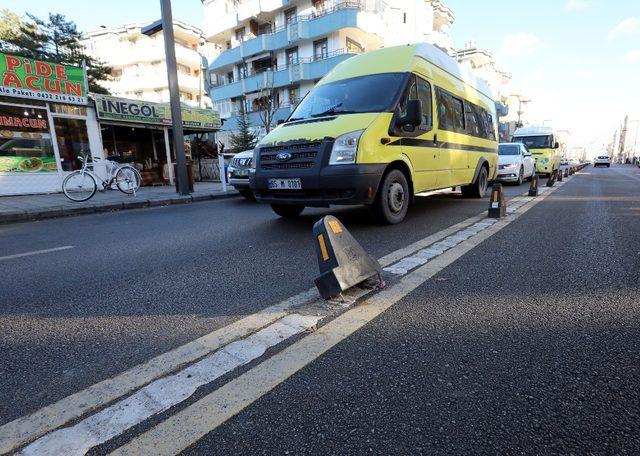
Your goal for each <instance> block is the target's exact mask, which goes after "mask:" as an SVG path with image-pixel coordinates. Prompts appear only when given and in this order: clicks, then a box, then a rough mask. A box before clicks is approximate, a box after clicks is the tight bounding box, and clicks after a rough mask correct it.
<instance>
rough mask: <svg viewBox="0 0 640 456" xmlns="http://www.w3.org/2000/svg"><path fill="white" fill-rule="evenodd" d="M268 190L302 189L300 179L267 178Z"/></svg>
mask: <svg viewBox="0 0 640 456" xmlns="http://www.w3.org/2000/svg"><path fill="white" fill-rule="evenodd" d="M269 189H270V190H302V182H301V181H300V179H269Z"/></svg>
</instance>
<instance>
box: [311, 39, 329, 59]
mask: <svg viewBox="0 0 640 456" xmlns="http://www.w3.org/2000/svg"><path fill="white" fill-rule="evenodd" d="M328 56H329V41H328V40H327V39H326V38H323V39H321V40H317V41H314V42H313V59H314V60H323V59H326V58H327V57H328Z"/></svg>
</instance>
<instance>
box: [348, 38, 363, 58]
mask: <svg viewBox="0 0 640 456" xmlns="http://www.w3.org/2000/svg"><path fill="white" fill-rule="evenodd" d="M347 52H348V53H349V54H362V53H363V52H364V48H363V47H362V46H360V43H358V42H357V41H355V40H352V39H351V38H349V37H347Z"/></svg>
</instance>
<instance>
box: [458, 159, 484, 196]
mask: <svg viewBox="0 0 640 456" xmlns="http://www.w3.org/2000/svg"><path fill="white" fill-rule="evenodd" d="M488 187H489V171H488V170H487V167H486V166H481V167H480V171H479V172H478V176H477V177H476V180H475V181H473V183H471V184H469V185H463V186H462V196H463V197H465V198H484V197H485V196H486V194H487V188H488Z"/></svg>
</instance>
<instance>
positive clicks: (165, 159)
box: [92, 94, 221, 185]
mask: <svg viewBox="0 0 640 456" xmlns="http://www.w3.org/2000/svg"><path fill="white" fill-rule="evenodd" d="M92 96H93V98H94V100H95V107H96V113H97V117H98V121H99V125H100V133H101V137H102V145H103V148H104V151H103V153H104V155H105V156H106V157H115V158H117V159H120V160H125V161H130V162H132V163H133V165H134V166H135V167H136V168H138V170H139V171H140V173H141V174H142V184H143V185H162V184H173V180H174V173H173V163H174V162H175V153H174V151H173V135H172V129H171V109H170V107H169V105H168V104H160V103H149V102H145V101H141V100H131V99H126V98H117V97H112V96H106V95H97V94H95V95H92ZM182 122H183V127H184V135H185V153H186V155H187V159H190V158H191V146H190V145H191V139H193V138H194V137H195V136H200V137H201V136H203V135H207V134H209V133H213V132H215V131H217V130H219V129H220V126H221V122H220V115H219V113H217V112H215V111H213V110H211V109H198V108H189V107H183V108H182Z"/></svg>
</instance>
